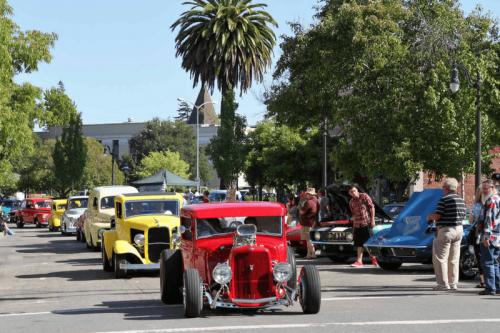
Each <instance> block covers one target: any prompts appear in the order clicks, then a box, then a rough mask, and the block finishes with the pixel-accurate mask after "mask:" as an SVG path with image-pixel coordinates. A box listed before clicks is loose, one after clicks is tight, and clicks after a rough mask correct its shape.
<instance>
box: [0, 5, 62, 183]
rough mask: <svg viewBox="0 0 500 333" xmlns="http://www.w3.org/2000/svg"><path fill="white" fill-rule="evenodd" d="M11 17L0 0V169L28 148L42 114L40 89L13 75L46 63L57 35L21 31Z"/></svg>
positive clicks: (30, 147) (7, 175) (8, 164)
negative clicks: (20, 81) (21, 81)
mask: <svg viewBox="0 0 500 333" xmlns="http://www.w3.org/2000/svg"><path fill="white" fill-rule="evenodd" d="M11 16H13V11H12V8H11V7H10V6H9V5H8V4H7V1H6V0H0V169H1V170H4V171H5V170H11V165H10V163H9V159H10V158H11V157H15V156H19V155H22V154H23V153H25V152H30V151H32V149H33V141H32V135H31V132H32V128H33V127H34V124H35V123H36V124H38V125H41V124H43V123H44V122H45V117H46V116H45V114H44V112H43V109H42V108H40V107H39V106H38V105H37V103H36V99H40V98H41V89H39V88H36V87H34V86H32V85H31V84H29V83H24V84H22V85H18V84H15V83H14V76H15V75H16V74H19V73H31V72H33V71H37V70H38V64H39V63H40V62H46V63H50V61H51V59H52V55H51V54H50V49H51V48H52V47H54V45H55V41H56V40H57V38H58V37H57V34H55V33H51V34H48V33H42V32H40V31H37V30H27V31H22V30H21V29H20V28H19V26H18V25H17V24H15V23H14V22H13V21H12V19H11V18H10V17H11ZM4 177H7V178H4ZM8 179H10V175H9V173H8V172H7V174H5V173H3V172H1V173H0V183H4V182H5V181H7V180H8Z"/></svg>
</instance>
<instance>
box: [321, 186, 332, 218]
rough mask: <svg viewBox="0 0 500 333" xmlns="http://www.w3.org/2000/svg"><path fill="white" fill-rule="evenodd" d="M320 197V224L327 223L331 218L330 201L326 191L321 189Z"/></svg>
mask: <svg viewBox="0 0 500 333" xmlns="http://www.w3.org/2000/svg"><path fill="white" fill-rule="evenodd" d="M318 197H319V207H320V208H319V222H326V221H328V220H329V218H330V207H329V200H328V197H327V196H326V190H325V189H324V188H321V189H319V190H318Z"/></svg>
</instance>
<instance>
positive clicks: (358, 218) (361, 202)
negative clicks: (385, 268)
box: [349, 185, 378, 267]
mask: <svg viewBox="0 0 500 333" xmlns="http://www.w3.org/2000/svg"><path fill="white" fill-rule="evenodd" d="M349 195H350V196H351V197H352V199H351V200H350V201H349V208H350V209H351V213H352V219H353V226H354V228H353V243H354V246H356V247H357V248H358V259H357V260H356V262H354V263H353V264H352V265H351V266H352V267H363V251H364V244H365V243H366V241H367V240H368V239H369V238H370V237H371V236H373V227H375V207H374V205H373V202H372V199H370V197H369V196H368V194H366V193H359V191H358V188H357V187H356V186H354V185H353V186H351V188H350V189H349ZM370 259H371V260H372V263H373V265H374V266H378V262H377V258H376V257H374V256H372V255H370Z"/></svg>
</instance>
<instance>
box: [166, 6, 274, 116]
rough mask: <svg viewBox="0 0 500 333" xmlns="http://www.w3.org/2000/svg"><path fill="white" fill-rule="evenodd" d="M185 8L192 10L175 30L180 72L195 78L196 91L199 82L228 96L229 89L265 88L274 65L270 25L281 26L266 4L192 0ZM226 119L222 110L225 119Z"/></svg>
mask: <svg viewBox="0 0 500 333" xmlns="http://www.w3.org/2000/svg"><path fill="white" fill-rule="evenodd" d="M183 4H186V5H192V8H191V9H190V10H188V11H186V12H184V13H183V14H182V16H181V17H180V18H179V19H178V20H177V21H175V23H174V24H172V26H171V28H172V30H175V28H177V27H180V29H179V33H178V35H177V37H176V38H175V43H176V48H177V53H176V56H180V57H182V68H184V69H185V70H186V71H187V72H189V73H190V75H191V78H193V79H194V80H193V81H194V82H193V87H194V86H196V85H197V84H198V81H201V83H202V84H206V85H207V86H208V87H209V88H210V89H212V90H213V89H214V86H215V81H216V80H217V88H218V89H219V90H221V92H222V96H226V92H227V90H228V87H229V86H230V85H231V86H232V87H234V88H238V84H240V91H241V93H243V92H246V91H247V90H248V89H249V88H250V87H251V85H252V80H256V81H258V82H261V81H262V80H263V76H264V73H265V72H266V68H267V67H268V66H270V65H271V52H272V50H273V47H274V44H275V39H276V36H275V35H274V32H273V31H272V29H271V28H270V27H269V26H268V25H267V24H266V23H269V24H270V25H274V26H276V27H277V26H278V25H277V23H276V22H275V21H274V19H273V18H272V16H271V15H270V14H269V13H267V12H265V11H264V10H262V9H263V8H265V7H267V5H265V4H252V1H251V0H193V1H188V2H184V3H183ZM224 117H225V110H224V106H222V108H221V119H224Z"/></svg>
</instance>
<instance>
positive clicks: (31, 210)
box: [23, 200, 35, 223]
mask: <svg viewBox="0 0 500 333" xmlns="http://www.w3.org/2000/svg"><path fill="white" fill-rule="evenodd" d="M34 216H35V203H34V202H33V200H28V201H26V210H25V215H24V216H23V222H25V223H33V219H34Z"/></svg>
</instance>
